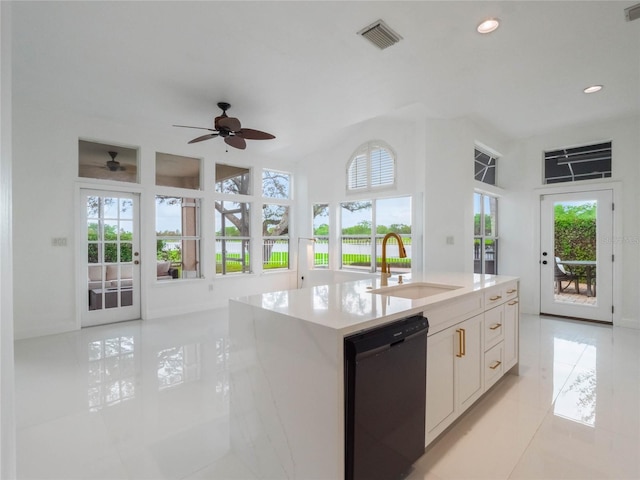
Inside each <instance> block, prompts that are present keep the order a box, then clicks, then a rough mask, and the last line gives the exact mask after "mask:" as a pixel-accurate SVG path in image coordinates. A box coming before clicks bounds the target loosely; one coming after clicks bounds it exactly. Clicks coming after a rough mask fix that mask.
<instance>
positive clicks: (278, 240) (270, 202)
mask: <svg viewBox="0 0 640 480" xmlns="http://www.w3.org/2000/svg"><path fill="white" fill-rule="evenodd" d="M266 172H272V173H275V174H277V175H283V176H286V177H287V185H286V192H287V196H286V197H282V196H268V195H267V193H268V192H267V191H265V183H266V180H268V179H271V177H266V176H265V173H266ZM293 181H294V175H293V173H292V172H288V171H286V170H278V169H275V168H263V169H262V175H261V188H260V195H261V198H260V200H261V212H262V215H261V218H262V222H261V226H262V227H261V230H260V235H261V250H262V255H261V257H262V259H261V261H262V271H263V272H270V273H271V272H278V271H289V270H291V232H292V230H291V227H292V223H293V222H292V219H293V218H294V203H293ZM270 206H273V207H282V208H284V209H286V216H287V226H286V234H281V235H267V234H266V231H265V216H264V215H265V210H266V208H267V207H270ZM274 245H286V251H285V252H279V253H281V254H283V255H286V262H284V261H282V260H281V261H280V262H278V261H276V262H271V257H272V255H273V250H272V249H273V246H274ZM267 257H268V258H267ZM272 263H273V265H274V266H271V264H272Z"/></svg>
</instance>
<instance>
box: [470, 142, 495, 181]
mask: <svg viewBox="0 0 640 480" xmlns="http://www.w3.org/2000/svg"><path fill="white" fill-rule="evenodd" d="M474 156H475V161H474V178H475V179H476V180H478V181H479V182H482V183H486V184H489V185H495V184H496V164H497V162H498V157H496V156H493V155H489V154H488V153H485V152H483V151H481V150H478V149H477V148H476V149H475V155H474Z"/></svg>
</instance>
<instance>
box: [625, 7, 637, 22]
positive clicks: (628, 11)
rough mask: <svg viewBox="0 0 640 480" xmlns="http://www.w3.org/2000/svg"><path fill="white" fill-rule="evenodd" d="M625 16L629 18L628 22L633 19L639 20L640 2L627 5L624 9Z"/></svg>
mask: <svg viewBox="0 0 640 480" xmlns="http://www.w3.org/2000/svg"><path fill="white" fill-rule="evenodd" d="M624 16H625V17H626V19H627V22H630V21H631V20H637V19H638V18H640V3H638V4H637V5H632V6H631V7H627V8H625V9H624Z"/></svg>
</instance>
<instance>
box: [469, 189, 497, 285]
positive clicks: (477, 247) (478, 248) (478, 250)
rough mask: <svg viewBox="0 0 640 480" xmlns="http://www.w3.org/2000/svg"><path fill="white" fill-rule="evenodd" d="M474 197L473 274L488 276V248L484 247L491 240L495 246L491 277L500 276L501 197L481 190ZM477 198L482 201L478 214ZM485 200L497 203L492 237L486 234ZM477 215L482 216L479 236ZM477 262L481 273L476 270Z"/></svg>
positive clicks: (474, 193)
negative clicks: (499, 220) (476, 207)
mask: <svg viewBox="0 0 640 480" xmlns="http://www.w3.org/2000/svg"><path fill="white" fill-rule="evenodd" d="M473 196H474V199H473V201H474V209H473V210H474V214H473V219H474V227H473V246H474V253H473V262H474V266H473V272H474V273H479V274H487V272H486V271H487V261H489V259H487V253H489V252H487V250H486V248H482V247H483V246H485V247H486V242H487V240H490V241H491V242H492V244H493V251H492V252H491V253H492V256H493V258H492V259H490V260H491V261H493V272H492V273H491V275H498V272H499V268H498V267H499V261H498V260H499V251H500V250H499V243H500V242H499V238H500V237H499V229H498V209H499V197H498V196H497V195H492V194H490V193H487V192H482V191H479V190H475V191H474V192H473ZM477 196H479V198H480V201H479V204H480V212H479V213H476V209H475V203H476V198H477ZM485 199H489V202H491V199H493V200H494V201H495V212H494V221H493V223H492V232H491V235H487V232H486V221H485V216H486V215H487V213H486V212H485ZM476 215H480V218H479V222H480V225H479V226H480V232H479V233H478V234H476V228H475V221H476ZM476 241H479V243H478V244H477V243H476ZM476 262H479V264H478V265H479V267H480V269H479V270H480V271H477V269H476Z"/></svg>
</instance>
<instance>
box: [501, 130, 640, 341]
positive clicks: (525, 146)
mask: <svg viewBox="0 0 640 480" xmlns="http://www.w3.org/2000/svg"><path fill="white" fill-rule="evenodd" d="M608 140H611V141H612V147H613V158H612V169H613V174H612V175H613V176H612V178H611V179H609V180H606V179H605V180H603V182H607V183H610V181H611V182H616V183H617V184H619V185H620V186H621V188H620V189H619V190H620V191H621V195H620V198H618V199H617V203H616V209H615V214H614V224H615V225H614V230H615V228H617V229H618V230H616V231H617V232H618V233H617V235H616V238H615V244H614V253H615V255H616V261H615V263H614V275H616V273H618V277H619V278H620V282H619V285H616V287H617V290H616V292H617V294H618V298H619V301H620V302H621V305H617V308H616V310H617V313H616V315H615V316H614V324H616V325H619V326H630V327H636V328H640V302H639V296H638V291H639V288H640V277H639V276H638V269H639V268H638V267H640V222H639V211H638V201H639V200H640V198H639V195H640V194H639V191H638V188H637V185H638V183H639V182H640V119H639V118H637V117H636V118H626V119H617V120H609V121H605V122H600V123H597V124H589V125H577V126H574V127H571V128H566V129H559V130H556V131H554V132H553V133H550V134H547V135H541V136H536V137H532V138H529V139H526V140H523V141H522V142H519V145H518V147H517V149H516V151H514V155H513V157H514V158H513V161H512V162H510V163H509V164H505V165H501V166H500V169H501V173H502V174H503V175H504V176H505V182H506V184H507V185H508V189H507V190H508V191H507V193H506V196H505V201H504V202H502V204H501V207H504V208H503V210H502V211H501V219H502V223H501V229H500V235H501V239H502V244H503V246H504V249H503V250H502V252H501V258H502V261H503V264H502V265H503V266H505V265H507V266H508V270H509V271H510V272H509V273H516V271H517V272H518V274H519V275H520V276H521V296H520V301H521V308H522V311H523V312H526V313H538V312H539V311H540V295H539V290H540V288H539V263H538V261H539V252H538V242H537V241H536V239H537V237H538V235H539V225H538V222H539V219H538V217H537V212H538V208H539V206H538V202H539V195H540V193H542V192H543V191H544V189H543V185H542V163H543V162H542V156H543V152H544V151H545V150H551V149H555V148H558V147H570V146H578V145H586V144H591V143H596V142H599V141H608ZM593 183H595V184H598V183H600V182H598V181H595V182H594V181H589V182H585V185H588V184H593ZM557 187H558V186H557V185H556V186H554V187H553V188H557ZM504 273H507V272H506V271H505V272H504ZM614 302H615V298H614Z"/></svg>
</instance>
